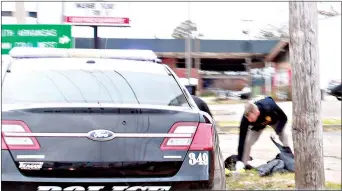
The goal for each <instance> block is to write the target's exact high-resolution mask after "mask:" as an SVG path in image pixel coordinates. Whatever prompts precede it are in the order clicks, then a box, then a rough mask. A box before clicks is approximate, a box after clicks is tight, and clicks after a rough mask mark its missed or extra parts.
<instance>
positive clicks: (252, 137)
mask: <svg viewBox="0 0 342 191" xmlns="http://www.w3.org/2000/svg"><path fill="white" fill-rule="evenodd" d="M276 125H277V124H275V125H271V127H272V128H273V129H275V128H276ZM266 128H267V127H266ZM263 130H264V129H262V130H259V131H255V130H251V129H249V130H248V132H247V136H246V139H245V144H244V145H245V146H244V149H243V151H244V152H243V155H242V162H244V163H245V164H247V161H248V159H249V155H250V152H251V148H252V146H253V145H254V144H255V143H256V141H257V140H258V139H259V137H260V135H261V133H262V131H263ZM286 130H287V125H285V127H284V129H283V130H282V131H281V133H279V135H278V136H279V140H280V141H281V142H282V144H283V146H284V147H290V148H291V149H292V147H291V145H290V140H289V139H290V138H289V135H288V133H287V132H286Z"/></svg>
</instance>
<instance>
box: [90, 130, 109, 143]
mask: <svg viewBox="0 0 342 191" xmlns="http://www.w3.org/2000/svg"><path fill="white" fill-rule="evenodd" d="M87 137H88V139H91V140H93V141H109V140H112V139H114V138H115V135H114V133H113V132H111V131H108V130H103V129H99V130H93V131H90V132H88V135H87Z"/></svg>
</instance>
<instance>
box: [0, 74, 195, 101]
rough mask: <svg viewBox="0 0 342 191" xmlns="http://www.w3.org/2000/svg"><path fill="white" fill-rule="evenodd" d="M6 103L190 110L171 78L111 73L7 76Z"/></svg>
mask: <svg viewBox="0 0 342 191" xmlns="http://www.w3.org/2000/svg"><path fill="white" fill-rule="evenodd" d="M2 95H3V100H2V101H3V103H5V104H12V103H13V104H21V103H22V104H32V103H115V104H152V105H162V106H181V107H189V104H188V102H187V101H186V99H185V97H184V94H183V92H182V91H181V89H180V87H179V86H178V84H177V83H176V81H175V79H174V78H173V77H172V76H169V75H165V74H164V75H161V74H154V73H138V72H128V71H122V72H121V71H120V72H116V71H109V70H103V71H101V70H96V71H94V70H92V71H87V70H65V71H63V70H58V71H57V70H56V71H47V70H44V71H42V70H39V71H25V72H11V73H7V76H6V79H5V82H4V84H3V94H2Z"/></svg>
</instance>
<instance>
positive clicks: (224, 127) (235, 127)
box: [217, 124, 342, 134]
mask: <svg viewBox="0 0 342 191" xmlns="http://www.w3.org/2000/svg"><path fill="white" fill-rule="evenodd" d="M327 127H329V128H336V129H337V130H338V129H340V130H341V129H342V126H341V124H340V125H323V128H327ZM227 128H229V129H238V128H239V126H233V125H230V126H223V127H222V126H221V127H217V131H218V132H217V133H218V134H231V133H228V132H227V131H226V130H224V129H227Z"/></svg>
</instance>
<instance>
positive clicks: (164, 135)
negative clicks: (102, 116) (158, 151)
mask: <svg viewBox="0 0 342 191" xmlns="http://www.w3.org/2000/svg"><path fill="white" fill-rule="evenodd" d="M3 134H4V135H5V136H6V137H88V133H11V132H3ZM116 137H121V138H191V137H192V134H191V133H174V134H168V133H114V138H116Z"/></svg>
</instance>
